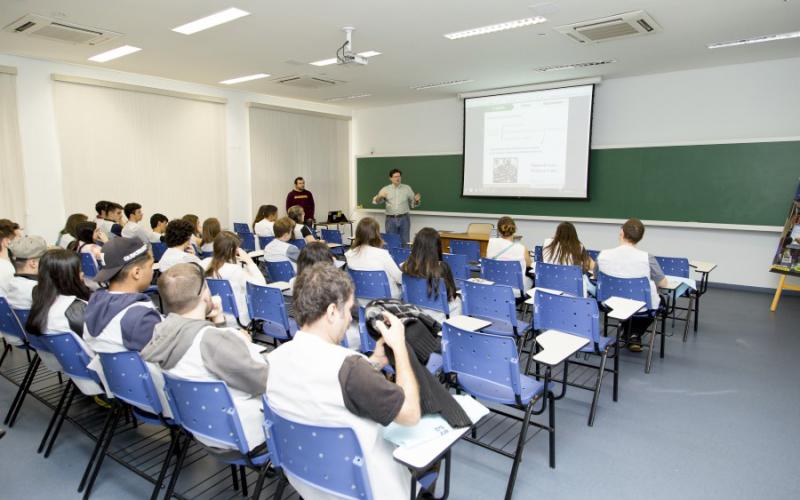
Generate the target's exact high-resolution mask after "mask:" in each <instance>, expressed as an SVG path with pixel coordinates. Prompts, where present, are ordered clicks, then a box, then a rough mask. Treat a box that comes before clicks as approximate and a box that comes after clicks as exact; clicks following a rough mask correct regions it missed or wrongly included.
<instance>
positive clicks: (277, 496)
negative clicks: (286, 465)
mask: <svg viewBox="0 0 800 500" xmlns="http://www.w3.org/2000/svg"><path fill="white" fill-rule="evenodd" d="M288 482H289V479H288V478H287V477H286V474H284V473H283V471H281V478H280V479H279V480H278V487H277V488H275V497H274V499H275V500H281V497H282V496H283V490H284V489H285V488H286V484H287V483H288Z"/></svg>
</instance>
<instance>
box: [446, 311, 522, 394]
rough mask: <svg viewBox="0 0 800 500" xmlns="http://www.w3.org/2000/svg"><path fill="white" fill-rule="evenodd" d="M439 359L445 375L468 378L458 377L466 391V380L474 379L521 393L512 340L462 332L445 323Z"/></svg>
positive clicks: (517, 362)
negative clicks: (461, 376)
mask: <svg viewBox="0 0 800 500" xmlns="http://www.w3.org/2000/svg"><path fill="white" fill-rule="evenodd" d="M442 358H443V362H444V372H445V373H455V374H456V375H466V376H467V377H464V378H463V379H462V378H459V383H460V384H461V385H462V386H464V388H465V389H467V390H469V389H470V387H469V385H465V383H466V382H467V379H468V378H475V379H481V380H486V381H489V382H491V383H493V384H497V385H500V386H504V387H510V388H511V389H512V390H513V392H514V394H515V395H519V394H520V393H521V381H520V372H519V355H518V354H517V345H516V343H515V342H514V339H513V338H511V337H505V336H500V335H491V334H488V333H482V332H471V331H468V330H462V329H461V328H457V327H455V326H452V325H450V324H448V323H447V322H444V323H443V324H442Z"/></svg>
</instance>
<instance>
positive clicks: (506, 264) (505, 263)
mask: <svg viewBox="0 0 800 500" xmlns="http://www.w3.org/2000/svg"><path fill="white" fill-rule="evenodd" d="M481 278H483V279H485V280H489V281H494V282H495V283H497V284H498V285H506V286H510V287H511V288H516V289H518V290H524V288H525V286H524V285H523V283H524V281H523V279H522V267H521V266H520V265H519V261H516V260H495V259H481Z"/></svg>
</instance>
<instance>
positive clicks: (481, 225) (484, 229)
mask: <svg viewBox="0 0 800 500" xmlns="http://www.w3.org/2000/svg"><path fill="white" fill-rule="evenodd" d="M492 230H494V224H492V223H491V222H471V223H470V224H469V225H468V226H467V234H481V235H484V236H491V234H492Z"/></svg>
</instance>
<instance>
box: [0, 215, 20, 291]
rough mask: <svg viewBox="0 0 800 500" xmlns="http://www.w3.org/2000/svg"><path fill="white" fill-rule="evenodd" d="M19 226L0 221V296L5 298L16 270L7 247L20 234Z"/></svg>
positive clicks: (5, 220) (8, 221) (6, 220)
mask: <svg viewBox="0 0 800 500" xmlns="http://www.w3.org/2000/svg"><path fill="white" fill-rule="evenodd" d="M18 230H19V225H17V224H16V223H14V222H11V221H10V220H8V219H0V296H3V297H5V295H6V293H8V284H9V283H10V282H11V278H13V277H14V273H15V272H16V270H15V269H14V264H13V263H12V262H11V257H10V256H9V255H8V246H9V245H10V244H11V242H13V241H14V240H15V239H16V238H17V237H19V236H20V234H18V233H17V231H18Z"/></svg>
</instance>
